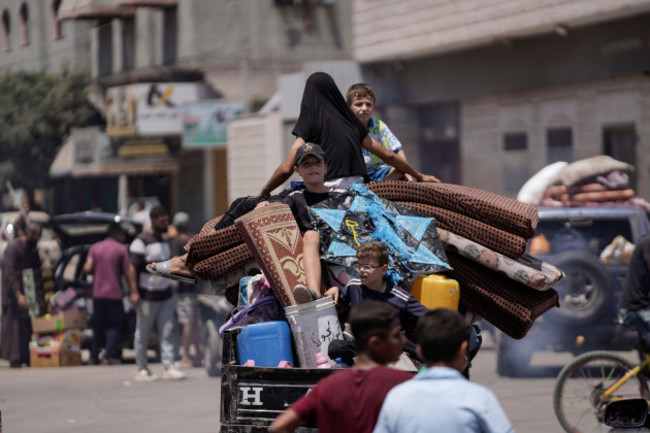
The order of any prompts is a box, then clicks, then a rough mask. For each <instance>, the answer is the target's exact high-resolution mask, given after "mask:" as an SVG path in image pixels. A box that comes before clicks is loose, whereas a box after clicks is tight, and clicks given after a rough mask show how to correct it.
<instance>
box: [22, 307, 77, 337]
mask: <svg viewBox="0 0 650 433" xmlns="http://www.w3.org/2000/svg"><path fill="white" fill-rule="evenodd" d="M71 328H78V329H84V328H86V312H85V311H79V310H66V311H60V312H59V313H57V314H53V315H49V314H46V315H45V316H40V317H32V331H33V332H34V333H36V334H46V333H48V332H61V331H65V330H66V329H71Z"/></svg>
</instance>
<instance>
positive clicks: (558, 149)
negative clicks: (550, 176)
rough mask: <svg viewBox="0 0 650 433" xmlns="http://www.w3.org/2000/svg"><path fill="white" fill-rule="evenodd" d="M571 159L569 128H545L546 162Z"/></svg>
mask: <svg viewBox="0 0 650 433" xmlns="http://www.w3.org/2000/svg"><path fill="white" fill-rule="evenodd" d="M558 161H566V162H572V161H573V131H572V130H571V128H551V129H547V130H546V163H547V164H552V163H554V162H558Z"/></svg>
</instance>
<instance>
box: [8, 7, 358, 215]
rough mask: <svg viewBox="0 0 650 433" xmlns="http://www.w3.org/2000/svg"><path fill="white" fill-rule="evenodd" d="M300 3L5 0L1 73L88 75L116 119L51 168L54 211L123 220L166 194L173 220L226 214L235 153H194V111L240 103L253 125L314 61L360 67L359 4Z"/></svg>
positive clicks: (76, 137)
mask: <svg viewBox="0 0 650 433" xmlns="http://www.w3.org/2000/svg"><path fill="white" fill-rule="evenodd" d="M293 3H294V2H291V1H282V0H277V1H258V0H240V1H214V0H181V1H176V0H60V1H49V0H48V1H44V0H0V13H3V14H4V15H3V16H7V17H9V18H7V21H8V22H11V24H9V25H7V26H5V27H4V28H5V29H6V31H5V33H4V34H5V36H6V37H5V39H3V41H7V44H9V46H10V49H8V50H7V51H3V52H0V65H2V67H4V66H5V65H7V66H8V65H11V67H14V68H15V69H28V68H39V67H45V68H47V69H49V70H51V71H56V70H58V69H59V68H60V67H61V66H62V65H64V64H68V65H69V66H70V67H73V68H79V69H87V70H89V71H90V73H91V76H92V79H93V83H94V86H93V92H92V100H93V101H94V102H95V103H96V104H97V105H98V107H100V108H101V110H102V111H103V112H104V114H105V116H106V122H107V125H106V130H105V131H101V130H100V131H96V130H90V131H76V132H75V133H74V134H72V137H71V139H70V140H69V141H68V143H66V146H67V148H66V149H63V150H62V151H61V153H60V155H59V158H57V161H56V162H55V164H54V165H53V168H52V175H53V176H54V178H55V186H56V188H55V190H56V191H57V193H56V197H55V200H54V202H55V203H56V205H57V206H58V207H57V208H56V209H55V210H54V211H53V213H60V212H68V211H74V210H83V209H87V208H89V207H91V206H98V207H101V208H103V209H104V210H107V211H118V210H120V209H122V208H124V207H125V206H127V205H128V204H129V199H132V198H134V197H140V196H157V197H158V199H159V200H160V202H161V203H162V204H164V205H166V206H167V207H168V208H169V209H170V211H171V212H175V211H177V210H184V211H186V212H188V213H190V214H191V215H196V216H197V218H195V219H196V220H197V221H196V222H201V221H202V220H203V219H204V218H207V217H212V216H214V215H215V214H218V213H222V212H223V211H224V210H225V209H226V207H227V205H228V203H229V197H228V193H227V191H228V175H227V173H228V170H227V163H226V160H227V152H226V148H229V147H231V145H230V144H229V143H227V142H225V141H221V142H218V143H212V144H206V145H197V144H196V143H194V145H192V146H186V145H185V144H184V140H183V134H184V132H185V131H184V128H185V127H186V126H187V125H185V126H184V124H183V123H182V118H183V113H184V112H183V110H184V105H186V104H193V103H198V102H209V103H213V104H216V105H215V107H222V106H227V107H230V106H228V105H227V104H230V103H233V104H239V105H238V106H239V107H241V109H239V110H238V111H237V112H238V114H239V113H241V114H243V115H246V113H248V112H251V111H257V110H258V109H259V108H261V107H262V106H263V105H264V104H265V103H266V102H267V101H268V100H269V99H271V97H272V96H273V95H274V94H275V93H276V90H277V88H278V83H279V81H280V77H281V76H282V75H283V74H290V73H294V72H298V71H301V70H302V69H303V64H304V62H306V61H316V60H317V61H335V62H336V61H344V60H348V61H349V60H350V59H351V58H352V45H351V42H350V41H351V39H352V38H351V35H352V29H351V8H352V5H351V3H350V2H332V1H327V2H300V3H298V2H296V4H293ZM25 10H27V11H29V13H28V14H25V13H24V12H22V11H25ZM3 11H4V12H3ZM24 15H28V16H29V19H25V20H23V21H24V24H25V25H24V26H23V27H24V28H25V29H27V33H28V34H29V43H17V42H15V41H17V40H20V41H22V39H21V38H22V37H23V36H21V35H22V33H20V32H22V30H20V29H23V27H20V29H17V28H15V26H14V25H12V24H13V23H14V22H23V21H20V20H21V19H22V18H21V17H23V16H24ZM3 20H4V18H3ZM47 20H50V21H51V22H52V26H54V25H56V26H59V27H61V28H62V30H61V33H62V34H63V35H64V36H63V37H60V36H59V39H56V38H55V39H53V40H50V39H48V38H50V35H51V34H53V32H55V30H54V28H50V27H48V26H47V25H44V23H46V22H48V21H47ZM3 22H5V21H3ZM0 24H1V23H0ZM56 26H55V27H56ZM0 36H1V35H0ZM14 47H15V48H14ZM64 48H65V50H68V51H65V52H66V55H65V56H62V55H60V53H61V52H62V50H64ZM35 52H37V53H40V54H39V55H35V54H34V53H35ZM301 91H302V89H300V92H301ZM224 104H226V105H224ZM215 110H216V109H215ZM213 114H215V116H213V117H218V116H216V111H215V112H214V113H213ZM220 122H221V123H224V122H223V119H220ZM191 126H192V125H190V126H187V127H191ZM284 139H285V137H283V136H282V134H280V135H278V136H277V137H276V140H277V141H278V142H279V141H282V140H284ZM64 147H65V146H64ZM80 155H81V156H80ZM89 155H90V156H89ZM245 175H246V173H245V172H244V173H241V172H240V173H238V176H245ZM231 178H232V180H233V181H236V180H238V177H237V176H235V177H231ZM230 199H232V197H230Z"/></svg>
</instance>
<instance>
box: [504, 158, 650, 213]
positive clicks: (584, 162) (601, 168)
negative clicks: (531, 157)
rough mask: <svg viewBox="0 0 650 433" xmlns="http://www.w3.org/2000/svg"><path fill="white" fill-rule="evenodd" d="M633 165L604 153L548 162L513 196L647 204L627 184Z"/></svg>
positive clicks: (544, 201)
mask: <svg viewBox="0 0 650 433" xmlns="http://www.w3.org/2000/svg"><path fill="white" fill-rule="evenodd" d="M632 170H634V167H633V166H631V165H630V164H627V163H625V162H622V161H618V160H616V159H614V158H612V157H610V156H607V155H598V156H594V157H591V158H586V159H581V160H579V161H576V162H572V163H571V164H567V163H566V162H556V163H553V164H549V165H548V166H546V167H544V168H543V169H542V170H540V171H539V172H537V173H536V174H535V175H534V176H532V177H531V178H530V179H529V180H528V181H527V182H526V183H525V184H524V186H523V187H522V188H521V190H520V191H519V194H518V196H517V199H518V200H520V201H524V202H528V203H536V204H538V205H544V206H603V205H636V206H641V207H643V208H644V209H645V210H646V211H650V205H649V204H648V202H646V201H645V200H644V199H642V198H640V197H637V196H636V194H635V192H634V190H633V189H631V188H630V187H629V178H628V175H627V173H629V172H631V171H632Z"/></svg>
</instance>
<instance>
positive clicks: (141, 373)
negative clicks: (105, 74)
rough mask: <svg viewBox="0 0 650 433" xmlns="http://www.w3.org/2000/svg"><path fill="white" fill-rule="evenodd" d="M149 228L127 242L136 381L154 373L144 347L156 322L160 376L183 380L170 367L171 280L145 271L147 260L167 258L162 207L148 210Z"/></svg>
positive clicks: (165, 217) (166, 221)
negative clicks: (135, 280)
mask: <svg viewBox="0 0 650 433" xmlns="http://www.w3.org/2000/svg"><path fill="white" fill-rule="evenodd" d="M149 215H150V217H151V229H150V230H144V231H142V233H140V234H139V235H138V236H137V237H136V238H135V239H134V240H133V242H132V243H131V246H130V247H129V252H130V255H131V266H132V267H133V270H134V272H136V273H137V277H138V284H137V289H135V288H133V287H132V288H131V296H130V299H131V302H132V303H133V305H134V306H135V309H136V325H135V341H134V346H135V361H136V363H137V365H138V374H137V375H136V377H135V380H136V381H138V382H151V381H154V380H156V379H157V376H156V375H155V374H153V373H151V371H150V370H149V368H148V366H147V346H148V343H149V339H150V336H151V329H152V328H153V326H154V325H156V327H157V329H158V339H159V340H160V358H161V361H162V364H163V367H164V372H163V379H184V378H185V374H184V373H183V372H181V371H179V370H178V369H177V368H176V367H174V298H173V296H172V284H171V283H172V282H171V280H169V279H167V278H163V277H160V276H157V275H153V274H151V273H149V272H147V270H146V266H147V264H149V263H153V262H160V261H164V260H169V258H170V257H171V254H170V249H169V243H168V242H167V240H166V239H165V238H164V237H163V235H164V234H165V233H167V226H169V214H168V212H167V210H166V209H165V208H164V207H162V206H155V207H153V208H152V209H151V212H150V214H149Z"/></svg>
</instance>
